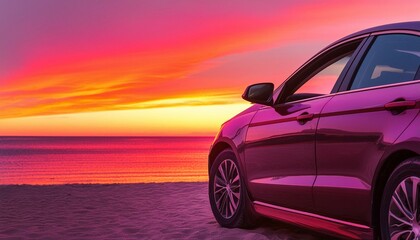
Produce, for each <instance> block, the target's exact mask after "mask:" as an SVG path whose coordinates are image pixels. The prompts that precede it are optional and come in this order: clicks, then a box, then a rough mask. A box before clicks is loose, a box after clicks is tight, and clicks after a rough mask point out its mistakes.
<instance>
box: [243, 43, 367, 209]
mask: <svg viewBox="0 0 420 240" xmlns="http://www.w3.org/2000/svg"><path fill="white" fill-rule="evenodd" d="M361 41H362V40H361V39H359V40H357V41H355V42H352V43H348V44H345V46H342V47H339V48H337V49H333V50H327V51H326V52H325V53H321V54H320V55H319V56H318V57H316V58H315V59H314V60H312V61H310V62H309V63H308V64H307V65H305V66H304V67H303V68H301V69H300V70H299V71H298V72H297V73H295V74H294V75H293V76H292V77H291V78H289V79H288V80H287V81H286V82H285V84H283V85H282V89H281V92H280V96H279V99H278V101H276V103H277V104H275V106H274V107H272V106H266V107H263V108H261V109H260V110H259V111H258V112H257V113H256V114H255V116H254V118H253V119H252V121H251V123H250V124H249V128H248V132H247V135H246V141H245V149H244V159H245V166H246V171H247V180H248V187H249V190H250V193H251V194H252V198H253V199H254V200H255V201H258V202H263V203H268V204H272V205H277V206H282V207H287V208H292V209H300V210H308V211H310V210H312V209H313V199H312V186H313V183H314V181H315V177H316V162H315V133H316V128H317V124H318V120H319V118H318V116H319V114H320V112H321V110H322V108H323V107H324V105H325V104H326V103H327V102H328V101H329V100H330V99H331V97H332V95H331V91H332V89H333V87H334V86H335V85H336V82H337V79H339V78H341V77H342V76H343V74H342V73H343V72H345V71H346V70H347V68H346V66H348V64H349V62H351V61H350V59H352V58H351V57H352V55H353V52H354V51H355V50H356V48H357V47H358V46H359V44H360V43H361Z"/></svg>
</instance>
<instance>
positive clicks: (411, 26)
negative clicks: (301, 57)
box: [326, 21, 420, 48]
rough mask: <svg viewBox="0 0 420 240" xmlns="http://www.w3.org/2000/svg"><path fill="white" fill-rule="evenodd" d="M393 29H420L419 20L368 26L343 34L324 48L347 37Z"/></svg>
mask: <svg viewBox="0 0 420 240" xmlns="http://www.w3.org/2000/svg"><path fill="white" fill-rule="evenodd" d="M395 30H408V31H420V21H414V22H401V23H392V24H386V25H381V26H377V27H372V28H368V29H365V30H362V31H359V32H355V33H353V34H350V35H348V36H345V37H343V38H341V39H339V40H337V41H335V42H334V43H332V44H330V45H329V46H327V47H326V48H329V47H331V46H333V45H336V44H337V43H340V42H344V41H346V40H348V39H351V38H354V37H357V36H361V35H366V34H372V33H375V32H382V31H395Z"/></svg>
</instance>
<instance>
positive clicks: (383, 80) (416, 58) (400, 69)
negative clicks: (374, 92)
mask: <svg viewBox="0 0 420 240" xmlns="http://www.w3.org/2000/svg"><path fill="white" fill-rule="evenodd" d="M419 71H420V37H418V36H414V35H408V34H389V35H383V36H379V37H377V38H376V40H375V41H374V43H373V45H372V46H371V47H370V49H369V51H368V53H367V54H366V56H365V58H364V60H363V62H362V63H361V65H360V67H359V69H358V71H357V73H356V76H355V77H354V80H353V83H352V84H351V86H350V89H351V90H353V89H360V88H367V87H375V86H381V85H386V84H393V83H401V82H407V81H412V80H414V79H416V78H419ZM416 75H417V76H416Z"/></svg>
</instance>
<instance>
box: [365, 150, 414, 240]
mask: <svg viewBox="0 0 420 240" xmlns="http://www.w3.org/2000/svg"><path fill="white" fill-rule="evenodd" d="M415 156H419V154H418V153H417V152H415V151H413V150H410V149H400V150H396V151H394V152H392V153H390V154H387V155H386V156H385V157H384V158H383V160H382V161H381V164H380V167H379V168H378V171H377V172H376V174H375V178H374V182H373V191H372V225H373V227H374V231H375V236H380V235H379V232H378V228H379V214H380V206H381V199H382V194H383V192H384V189H385V185H386V183H387V181H388V178H389V176H390V175H391V173H392V172H393V171H394V170H395V168H396V167H397V166H398V165H400V164H401V163H402V162H403V161H404V160H406V159H408V158H411V157H415Z"/></svg>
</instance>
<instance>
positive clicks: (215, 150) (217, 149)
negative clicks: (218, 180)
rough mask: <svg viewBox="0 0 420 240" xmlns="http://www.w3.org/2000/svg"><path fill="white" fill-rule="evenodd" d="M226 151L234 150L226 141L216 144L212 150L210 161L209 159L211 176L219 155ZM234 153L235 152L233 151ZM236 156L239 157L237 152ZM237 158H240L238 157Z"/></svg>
mask: <svg viewBox="0 0 420 240" xmlns="http://www.w3.org/2000/svg"><path fill="white" fill-rule="evenodd" d="M226 149H231V150H233V148H232V146H231V145H230V144H229V143H227V142H225V141H219V142H217V143H216V144H214V145H213V147H212V148H211V150H210V153H209V159H208V172H209V174H210V169H211V166H213V163H214V161H215V160H216V157H217V155H219V154H220V153H221V152H222V151H224V150H226ZM233 152H235V151H234V150H233ZM235 155H237V154H236V152H235ZM236 157H238V156H236Z"/></svg>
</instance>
